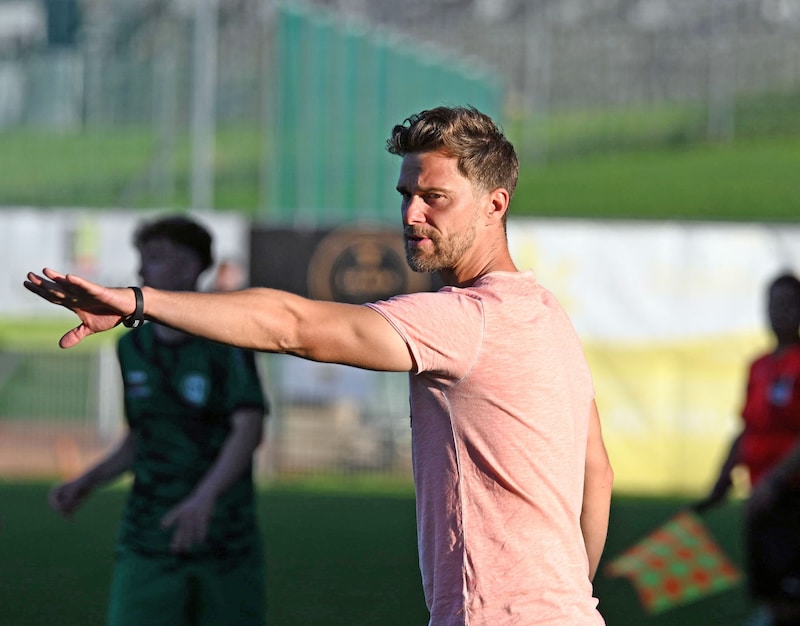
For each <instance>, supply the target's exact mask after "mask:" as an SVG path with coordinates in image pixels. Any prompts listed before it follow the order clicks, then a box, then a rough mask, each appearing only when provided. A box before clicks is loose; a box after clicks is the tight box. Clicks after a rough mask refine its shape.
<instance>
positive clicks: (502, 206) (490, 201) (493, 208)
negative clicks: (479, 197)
mask: <svg viewBox="0 0 800 626" xmlns="http://www.w3.org/2000/svg"><path fill="white" fill-rule="evenodd" d="M510 202H511V196H510V195H509V193H508V190H507V189H504V188H503V187H498V188H497V189H495V190H493V191H491V192H489V194H488V198H487V203H486V225H487V226H488V225H490V224H494V223H497V222H502V221H503V219H504V218H505V215H506V212H507V211H508V205H509V204H510Z"/></svg>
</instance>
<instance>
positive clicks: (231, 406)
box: [224, 347, 269, 413]
mask: <svg viewBox="0 0 800 626" xmlns="http://www.w3.org/2000/svg"><path fill="white" fill-rule="evenodd" d="M226 361H227V362H226V364H225V366H224V371H225V372H226V375H227V385H226V396H227V397H226V399H225V404H226V408H227V411H228V412H229V413H232V412H233V411H235V410H236V409H240V408H258V409H261V410H262V411H263V412H264V413H268V412H269V404H268V402H267V398H266V396H265V395H264V391H263V388H262V386H261V379H260V378H259V375H258V368H257V367H256V361H255V355H254V354H253V353H252V352H251V351H249V350H242V349H240V348H233V347H229V348H228V349H227V351H226Z"/></svg>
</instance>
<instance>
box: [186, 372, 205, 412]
mask: <svg viewBox="0 0 800 626" xmlns="http://www.w3.org/2000/svg"><path fill="white" fill-rule="evenodd" d="M210 388H211V385H210V384H209V380H208V378H206V377H205V376H203V375H202V374H199V373H197V372H191V373H189V374H187V375H186V376H184V377H183V378H182V379H181V383H180V392H181V396H182V397H183V399H184V400H185V401H186V402H187V403H189V404H192V405H194V406H203V405H204V404H205V403H206V399H207V398H208V392H209V389H210Z"/></svg>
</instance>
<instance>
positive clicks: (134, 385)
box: [125, 370, 152, 398]
mask: <svg viewBox="0 0 800 626" xmlns="http://www.w3.org/2000/svg"><path fill="white" fill-rule="evenodd" d="M125 393H127V394H128V396H129V397H131V398H147V397H149V396H150V395H151V393H152V392H151V390H150V385H149V384H148V381H147V372H145V371H143V370H132V371H130V372H128V374H127V375H126V376H125Z"/></svg>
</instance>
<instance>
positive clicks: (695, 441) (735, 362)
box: [509, 220, 800, 493]
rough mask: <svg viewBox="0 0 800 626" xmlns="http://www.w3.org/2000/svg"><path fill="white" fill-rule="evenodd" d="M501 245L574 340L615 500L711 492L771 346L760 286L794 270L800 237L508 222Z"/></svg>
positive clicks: (711, 227) (766, 228)
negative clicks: (550, 300)
mask: <svg viewBox="0 0 800 626" xmlns="http://www.w3.org/2000/svg"><path fill="white" fill-rule="evenodd" d="M509 243H510V246H511V250H512V256H513V257H514V259H515V260H516V262H517V266H518V267H519V268H520V269H523V268H525V269H527V268H530V269H533V270H534V271H535V272H536V274H537V276H538V278H539V280H540V282H541V283H542V284H544V285H545V286H546V287H548V288H549V289H550V290H551V291H553V293H554V294H555V295H556V296H557V297H558V298H559V300H560V301H561V302H562V304H563V305H564V307H565V308H566V309H567V311H568V312H569V314H570V316H571V317H572V320H573V322H574V324H575V326H576V329H577V331H578V333H579V335H580V336H581V338H582V340H583V342H584V346H585V349H586V354H587V358H588V359H589V361H590V364H591V366H592V370H593V374H594V380H595V389H596V393H597V401H598V405H599V407H600V411H601V416H602V418H603V428H604V433H605V437H606V441H607V445H608V448H609V452H610V454H611V456H612V461H613V463H614V467H615V470H616V486H617V489H619V490H625V491H640V492H648V493H652V492H654V491H656V492H662V493H663V492H698V491H701V490H704V489H706V488H708V487H709V486H710V484H711V482H712V481H713V479H714V478H715V477H716V472H717V470H718V468H719V464H720V463H721V461H722V458H723V457H724V455H725V454H726V452H727V446H728V444H729V443H730V440H731V438H732V437H733V436H734V435H735V434H736V433H737V432H738V429H739V428H740V420H739V409H740V407H741V404H742V402H743V399H744V385H745V382H746V381H745V377H746V373H747V366H748V364H749V361H750V359H752V358H753V357H754V356H755V355H756V354H757V353H758V352H759V351H761V350H764V349H766V348H767V347H768V345H769V340H770V337H769V335H768V333H767V330H766V329H767V319H766V307H765V290H766V287H767V285H768V284H769V282H770V280H771V279H772V278H773V277H774V276H775V275H777V273H779V272H782V271H785V270H789V271H795V272H796V271H797V270H798V269H800V227H798V226H789V225H759V224H731V223H674V222H608V221H606V222H597V221H581V220H578V221H576V220H530V221H525V220H516V221H514V222H513V223H511V224H509Z"/></svg>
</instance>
